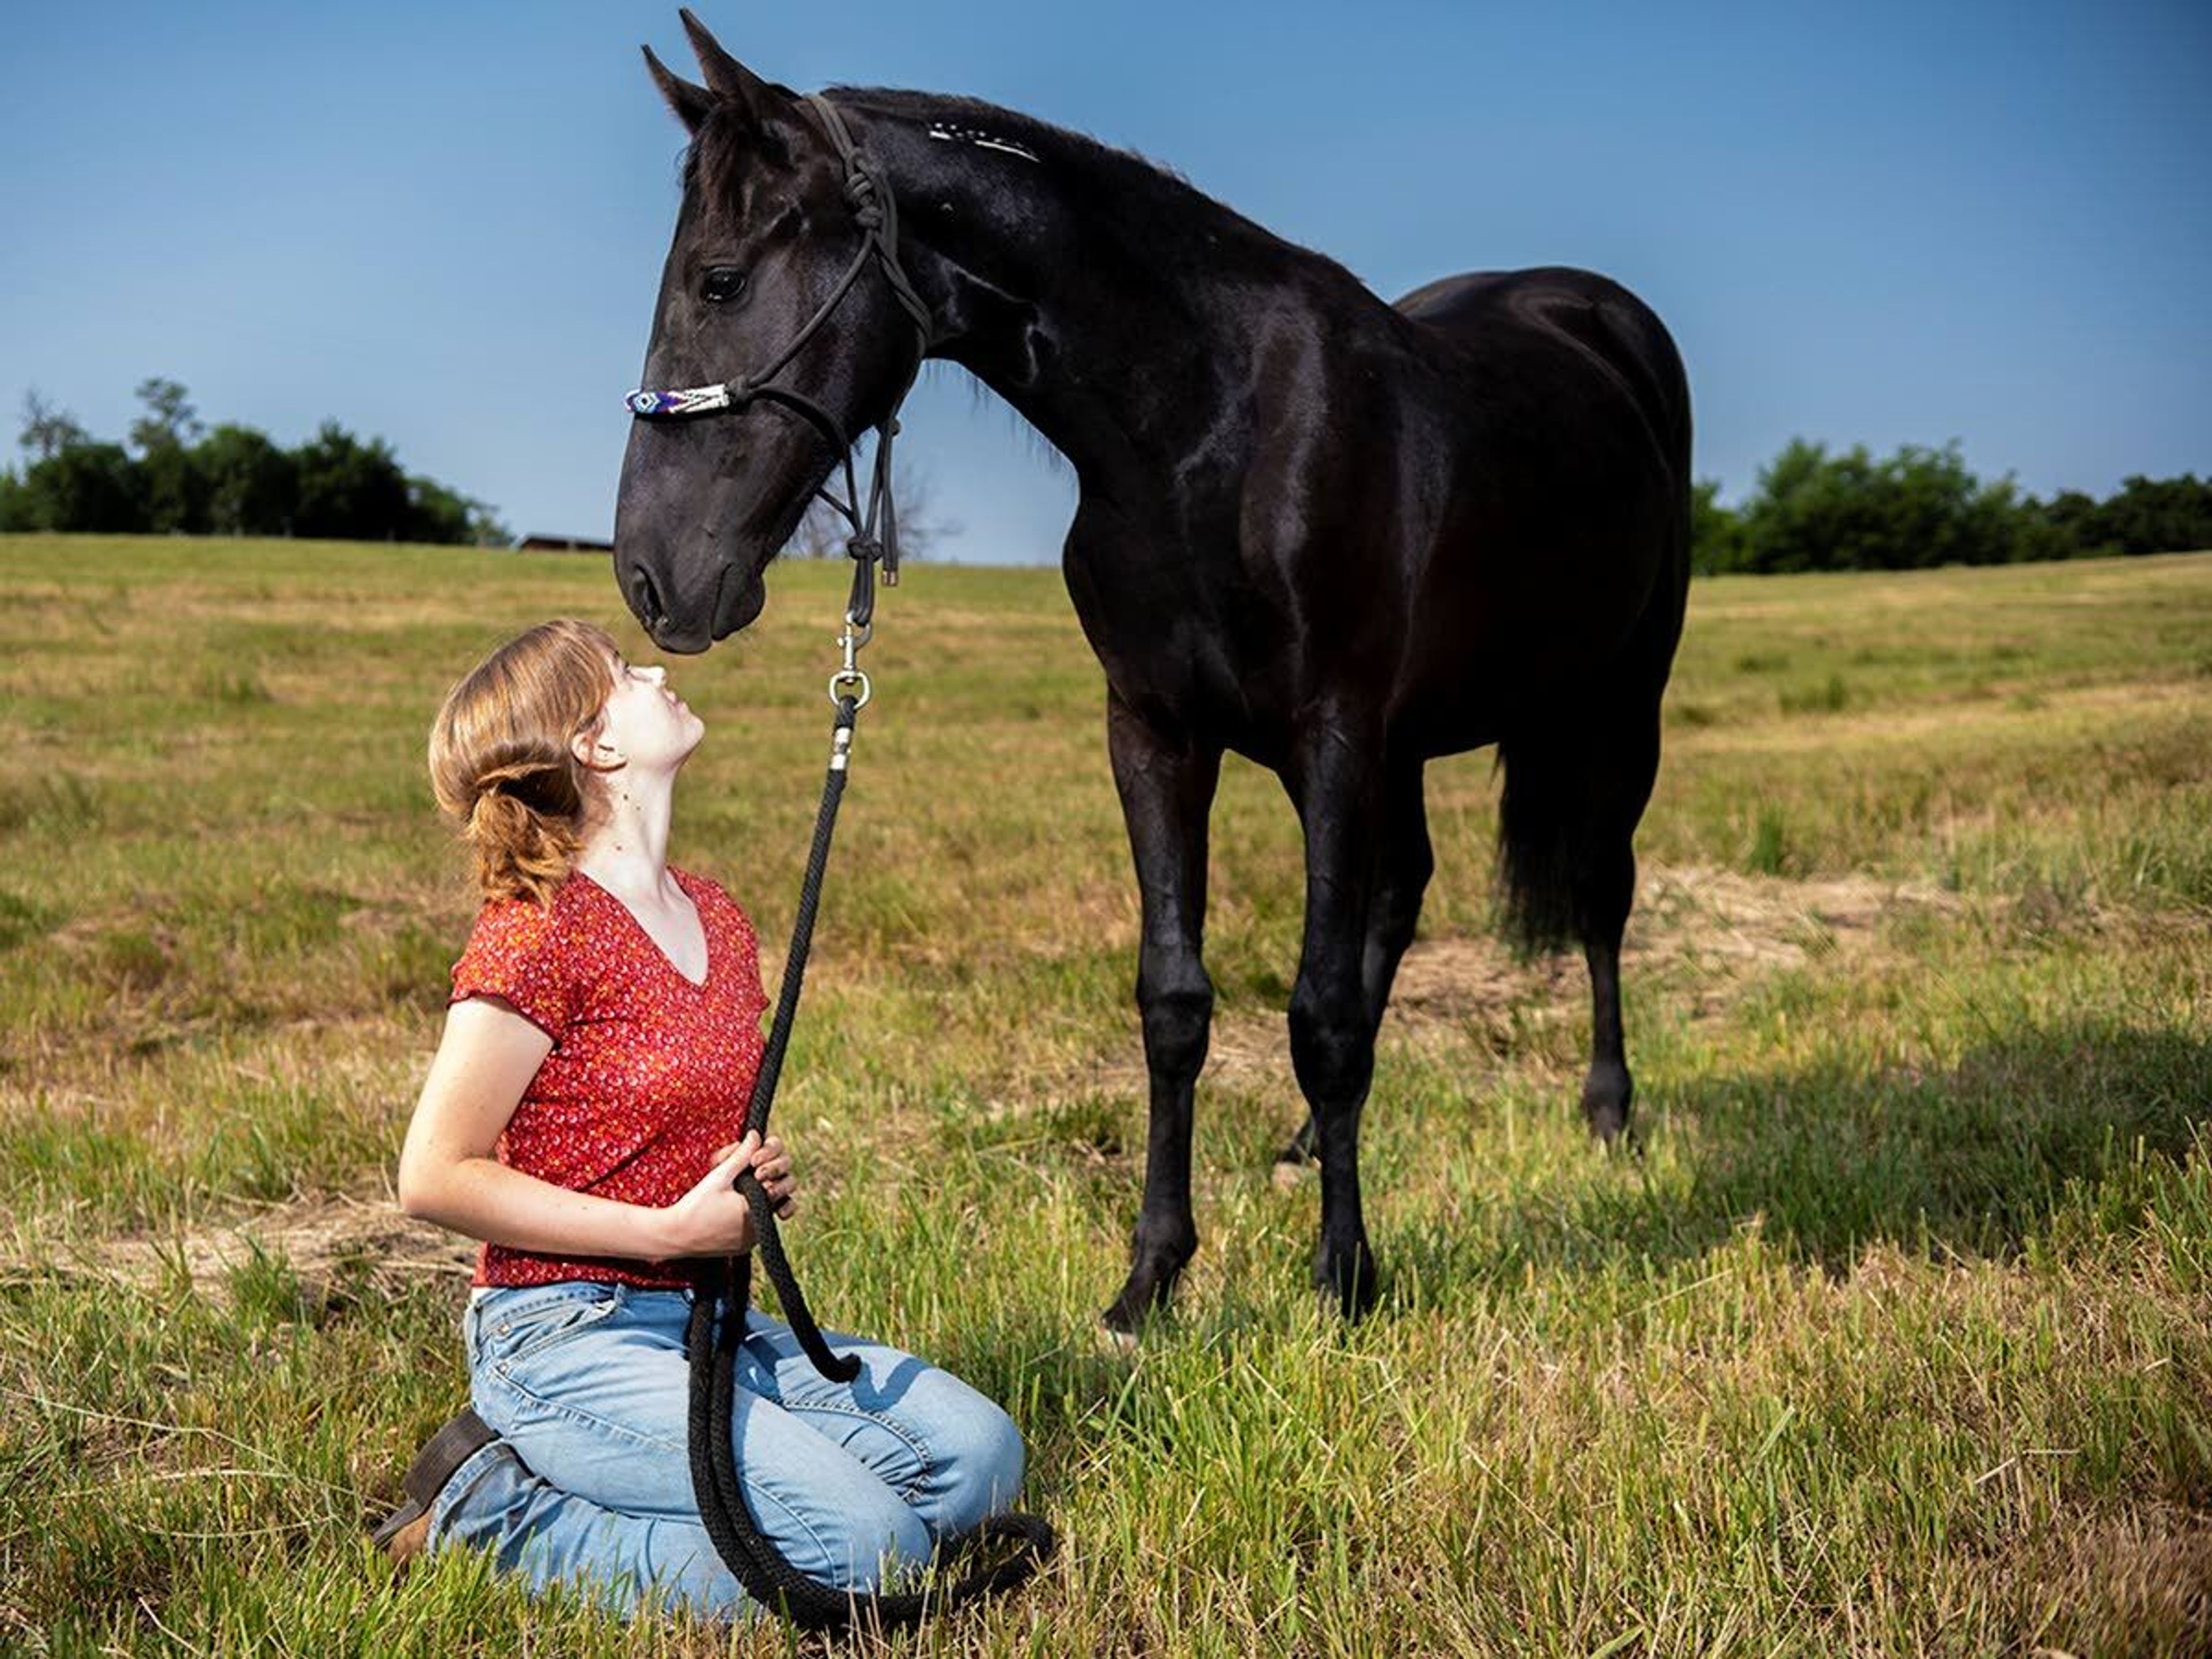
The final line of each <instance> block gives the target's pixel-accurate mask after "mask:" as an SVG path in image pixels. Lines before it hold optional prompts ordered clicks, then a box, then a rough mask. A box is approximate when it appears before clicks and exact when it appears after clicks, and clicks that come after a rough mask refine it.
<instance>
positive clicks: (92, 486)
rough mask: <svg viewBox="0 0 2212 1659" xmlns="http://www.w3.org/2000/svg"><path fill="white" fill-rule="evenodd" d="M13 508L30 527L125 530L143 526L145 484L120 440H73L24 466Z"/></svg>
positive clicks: (34, 528)
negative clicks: (18, 501)
mask: <svg viewBox="0 0 2212 1659" xmlns="http://www.w3.org/2000/svg"><path fill="white" fill-rule="evenodd" d="M20 488H21V497H22V499H21V506H20V507H19V508H18V509H16V510H17V511H19V512H20V513H21V518H22V519H23V520H26V521H27V522H26V523H25V525H24V527H25V528H27V529H30V530H90V531H101V532H106V533H109V534H112V535H127V534H130V533H132V532H142V531H143V530H144V529H145V528H146V527H147V517H146V498H145V487H144V483H143V480H142V479H141V478H140V477H139V475H138V468H137V463H135V462H134V461H132V460H131V457H130V456H129V455H128V454H127V453H125V451H124V448H123V446H122V445H120V444H96V443H73V444H70V446H68V447H66V448H64V449H61V450H58V451H57V452H55V453H53V454H52V455H49V456H47V457H46V459H44V460H41V461H33V463H32V464H31V465H29V466H28V467H27V468H25V469H24V471H23V478H22V483H21V486H20Z"/></svg>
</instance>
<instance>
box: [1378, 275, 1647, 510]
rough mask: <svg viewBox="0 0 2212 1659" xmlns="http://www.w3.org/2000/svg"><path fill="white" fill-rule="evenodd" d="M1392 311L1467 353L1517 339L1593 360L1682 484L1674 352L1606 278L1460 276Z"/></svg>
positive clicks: (1640, 305)
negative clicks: (1565, 347) (1620, 384)
mask: <svg viewBox="0 0 2212 1659" xmlns="http://www.w3.org/2000/svg"><path fill="white" fill-rule="evenodd" d="M1395 309H1396V310H1397V311H1398V312H1399V313H1401V315H1403V316H1405V317H1407V318H1409V319H1412V320H1413V321H1414V322H1418V323H1419V324H1421V325H1424V326H1425V327H1427V328H1429V329H1431V330H1434V331H1436V332H1437V333H1438V334H1440V335H1442V336H1443V337H1445V338H1446V339H1447V340H1449V341H1452V342H1454V343H1456V344H1458V345H1460V346H1462V347H1464V348H1467V349H1470V350H1475V351H1480V349H1482V348H1483V347H1484V345H1485V344H1486V343H1493V342H1497V341H1499V340H1501V339H1504V338H1509V337H1515V336H1519V337H1540V338H1541V337H1549V338H1551V339H1554V340H1557V341H1559V342H1561V343H1567V344H1570V345H1571V346H1573V347H1576V348H1578V349H1580V350H1582V351H1583V352H1586V353H1588V354H1589V355H1590V356H1594V357H1595V358H1596V359H1597V360H1598V361H1599V362H1602V363H1604V364H1605V365H1606V366H1607V368H1610V369H1611V370H1612V371H1613V373H1614V374H1617V375H1619V376H1620V378H1621V379H1622V380H1624V381H1625V382H1626V385H1627V388H1628V390H1629V392H1630V393H1631V395H1632V397H1633V398H1635V401H1636V403H1637V404H1638V408H1639V409H1641V410H1642V411H1643V413H1644V418H1645V420H1646V421H1647V422H1650V426H1651V428H1652V432H1653V435H1654V436H1655V437H1656V438H1657V439H1658V440H1659V443H1660V447H1661V449H1662V453H1664V454H1665V455H1666V457H1667V459H1668V461H1669V463H1671V464H1672V465H1674V466H1675V467H1676V468H1678V469H1680V471H1681V472H1682V474H1683V477H1682V483H1683V485H1684V487H1685V488H1686V487H1687V484H1688V478H1687V470H1688V467H1689V461H1690V394H1689V381H1688V378H1687V376H1686V374H1684V373H1683V369H1682V359H1681V355H1680V352H1678V351H1677V350H1676V349H1675V347H1674V339H1673V337H1671V336H1670V335H1669V334H1668V332H1667V327H1666V325H1665V324H1663V323H1662V322H1661V321H1660V320H1659V319H1658V316H1657V314H1656V313H1654V312H1653V311H1652V309H1651V307H1649V306H1647V305H1645V304H1644V301H1641V300H1639V299H1638V298H1637V297H1636V295H1634V294H1632V293H1631V292H1630V291H1629V290H1628V289H1626V288H1624V287H1622V286H1621V285H1620V283H1617V282H1615V281H1613V278H1611V277H1610V276H1601V275H1599V274H1598V273H1597V272H1596V271H1594V270H1577V268H1575V267H1574V266H1571V265H1539V266H1535V267H1534V268H1532V269H1529V270H1471V271H1464V272H1462V273H1461V274H1460V275H1458V276H1445V277H1441V278H1439V279H1438V280H1437V281H1436V282H1433V283H1425V284H1423V285H1422V286H1421V287H1419V288H1417V289H1414V290H1413V292H1412V293H1410V294H1407V295H1405V296H1404V297H1403V298H1401V299H1400V300H1399V301H1397V302H1396V306H1395Z"/></svg>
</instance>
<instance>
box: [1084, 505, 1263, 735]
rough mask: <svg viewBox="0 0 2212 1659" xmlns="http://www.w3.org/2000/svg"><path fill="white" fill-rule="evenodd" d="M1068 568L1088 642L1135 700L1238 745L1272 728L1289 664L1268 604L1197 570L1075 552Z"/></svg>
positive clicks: (1162, 719) (1118, 688)
mask: <svg viewBox="0 0 2212 1659" xmlns="http://www.w3.org/2000/svg"><path fill="white" fill-rule="evenodd" d="M1064 568H1065V574H1066V579H1067V588H1068V594H1069V597H1070V598H1071V599H1073V601H1074V604H1075V613H1076V617H1077V619H1078V621H1079V622H1080V623H1082V626H1083V632H1084V636H1085V638H1086V639H1087V640H1089V641H1090V642H1091V650H1092V651H1093V652H1094V653H1097V658H1098V661H1099V665H1100V666H1101V667H1103V669H1104V670H1105V671H1106V678H1107V680H1108V682H1109V684H1111V685H1112V686H1113V688H1114V690H1115V692H1116V693H1117V694H1118V695H1119V696H1121V699H1122V700H1123V701H1124V702H1127V703H1128V704H1130V705H1131V706H1132V707H1133V708H1137V709H1138V710H1139V711H1140V712H1142V713H1144V714H1146V717H1147V718H1148V719H1150V720H1153V721H1155V722H1156V723H1160V724H1166V725H1173V726H1187V727H1197V728H1200V729H1203V730H1206V731H1207V732H1211V733H1212V734H1214V735H1216V736H1218V738H1221V739H1222V740H1223V741H1225V742H1227V743H1230V744H1232V745H1234V746H1238V747H1242V746H1243V741H1242V740H1243V739H1244V738H1246V737H1247V736H1248V735H1249V733H1251V732H1254V731H1255V730H1256V729H1259V728H1261V727H1264V726H1266V725H1267V711H1268V709H1269V708H1272V707H1273V705H1274V703H1275V702H1278V701H1279V686H1278V684H1277V682H1278V680H1279V678H1281V676H1282V674H1283V672H1284V671H1285V669H1286V668H1287V667H1288V666H1289V661H1288V657H1287V654H1286V653H1285V649H1284V647H1283V644H1282V641H1281V639H1280V636H1279V629H1278V628H1277V626H1276V624H1275V622H1274V619H1273V615H1272V607H1270V606H1268V605H1266V603H1265V602H1264V600H1263V599H1260V598H1259V597H1258V596H1255V595H1253V594H1251V593H1248V592H1242V591H1239V590H1238V589H1237V586H1236V585H1235V584H1234V583H1231V582H1222V581H1209V580H1204V578H1203V576H1202V575H1201V574H1199V573H1195V572H1194V571H1193V570H1192V569H1191V568H1188V563H1186V565H1185V567H1184V568H1181V569H1176V568H1170V567H1166V566H1165V565H1164V562H1153V563H1150V564H1139V565H1137V566H1135V567H1134V568H1130V567H1125V566H1121V565H1112V564H1108V563H1106V562H1104V561H1103V560H1101V559H1099V558H1097V557H1096V556H1085V555H1083V554H1082V553H1079V551H1078V550H1077V549H1076V548H1075V546H1074V545H1073V544H1071V546H1070V549H1069V551H1068V556H1067V558H1066V562H1065V567H1064Z"/></svg>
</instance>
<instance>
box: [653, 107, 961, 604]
mask: <svg viewBox="0 0 2212 1659" xmlns="http://www.w3.org/2000/svg"><path fill="white" fill-rule="evenodd" d="M802 101H804V102H805V105H806V106H807V107H809V108H810V109H811V110H812V111H813V112H814V113H815V116H816V118H817V119H819V120H820V121H821V123H822V127H823V131H825V132H827V133H828V134H829V142H830V143H831V144H832V145H833V146H835V148H836V151H837V154H838V157H839V159H840V160H842V161H843V163H844V166H845V199H846V201H847V202H848V203H849V204H851V206H852V209H853V217H854V220H855V221H856V222H858V223H859V224H860V228H861V229H862V230H863V231H865V232H866V236H865V238H864V239H863V240H862V241H861V244H860V252H858V253H856V254H854V256H853V263H852V264H850V265H848V266H847V267H846V269H845V274H844V275H843V276H842V277H840V278H839V279H838V282H837V286H836V288H834V289H831V290H830V292H829V298H828V299H826V300H824V301H823V302H822V304H821V305H820V306H819V307H817V308H816V310H815V313H814V314H813V315H812V316H811V317H810V318H808V319H806V325H805V327H803V328H801V329H800V330H799V332H798V333H797V334H795V335H793V337H792V338H791V341H790V343H788V344H787V345H786V346H785V347H784V349H782V350H781V351H780V352H778V353H777V354H776V356H775V361H774V362H770V363H769V366H768V367H767V368H764V369H763V370H761V371H760V372H758V373H757V374H750V375H741V376H739V377H738V379H736V380H726V381H724V382H722V383H721V384H720V385H718V386H689V387H684V388H681V389H678V390H676V391H670V392H654V391H647V390H640V391H636V392H631V393H630V394H629V396H628V397H627V398H623V404H624V406H625V407H627V408H628V409H629V412H630V413H631V414H632V415H634V416H636V417H637V418H638V419H640V420H647V421H652V420H682V419H686V418H689V417H690V416H697V415H715V414H720V413H722V412H723V411H725V410H736V411H738V412H739V413H743V412H744V410H746V409H748V408H750V406H751V405H753V404H756V403H776V404H783V405H784V406H785V407H786V408H787V409H789V410H792V411H793V413H795V414H797V415H799V416H801V417H802V418H803V419H805V421H806V422H808V423H809V424H810V425H811V426H812V427H813V428H814V429H815V430H816V431H817V432H819V433H820V434H821V435H823V438H824V439H826V440H827V441H829V445H830V447H832V448H834V449H835V450H836V451H837V452H838V454H839V455H840V457H841V458H842V464H843V465H844V468H845V494H844V496H843V497H842V499H841V498H840V497H839V496H838V495H836V492H835V491H833V490H832V489H830V488H829V485H828V484H826V483H825V484H823V486H822V488H821V489H817V491H815V494H816V495H819V496H820V497H821V498H822V499H823V501H827V502H829V505H830V506H831V507H834V508H836V511H837V513H839V515H840V516H841V517H842V518H843V519H844V520H845V522H846V523H847V524H848V526H851V529H852V534H851V535H849V536H848V537H847V538H846V542H845V550H846V551H847V552H848V554H849V555H851V556H852V558H853V561H854V564H855V566H856V567H857V568H855V569H854V573H853V598H852V603H851V605H848V607H847V617H848V620H849V621H850V622H851V623H852V624H853V625H854V627H856V628H866V626H867V625H868V623H869V620H870V618H871V617H872V616H873V614H874V611H875V567H876V565H877V564H878V562H881V564H882V565H883V568H884V586H886V587H895V586H897V585H898V505H897V503H896V501H893V500H892V498H891V440H892V438H893V437H895V436H896V435H897V433H898V429H899V427H898V407H899V404H902V403H903V402H904V401H905V400H906V394H907V393H908V392H909V391H911V390H912V389H913V387H914V377H915V374H917V373H919V372H920V370H921V360H922V358H923V356H926V355H927V353H928V350H929V343H930V341H931V339H932V337H933V330H932V327H931V319H930V313H929V307H928V305H927V302H925V301H923V299H922V297H921V295H919V294H917V293H915V288H914V284H913V283H911V282H910V281H908V278H907V274H906V271H905V269H904V268H903V267H902V266H901V265H900V264H899V260H898V203H897V199H896V197H894V196H893V195H892V194H891V191H890V185H888V184H887V183H886V182H884V179H882V177H881V175H880V174H879V173H878V172H877V169H876V163H875V161H874V159H873V158H872V156H870V155H868V153H867V152H866V150H864V149H860V147H859V146H858V145H856V144H855V143H854V142H853V137H852V135H851V134H850V133H849V132H848V131H846V128H845V122H844V119H843V118H842V116H840V115H839V114H838V113H837V110H836V106H834V105H833V104H831V103H830V101H829V100H828V99H827V98H824V97H823V96H822V95H821V94H818V93H815V94H809V95H808V96H807V97H806V98H805V100H802ZM870 260H873V261H874V262H875V263H876V264H879V265H880V266H882V268H883V272H884V278H885V280H886V281H888V282H889V283H890V288H891V295H892V297H893V298H894V299H896V300H897V301H898V302H899V304H900V306H901V307H903V308H904V310H905V311H906V313H907V315H908V317H910V318H911V319H913V320H914V326H915V336H916V338H917V341H918V343H919V346H920V349H919V350H917V351H916V353H915V362H914V368H911V369H908V371H907V378H906V383H905V385H903V386H901V387H900V388H899V393H898V396H897V397H896V398H893V399H892V400H891V409H890V413H889V414H888V415H886V416H884V418H883V421H882V422H881V424H879V425H878V427H877V428H876V430H877V434H878V439H877V443H876V454H875V463H874V465H873V467H872V471H871V477H870V479H869V484H868V501H867V507H866V511H865V512H863V510H862V509H861V507H860V487H859V483H858V481H857V480H856V478H855V477H854V471H853V445H854V438H853V437H852V436H848V435H847V434H846V432H845V429H844V428H843V426H842V424H840V422H838V420H837V417H836V416H834V415H832V414H831V413H830V412H829V410H826V409H824V408H823V406H822V405H821V404H818V403H817V402H815V401H814V399H813V398H809V397H807V396H806V395H805V393H804V392H794V391H793V390H792V389H791V388H790V387H788V386H775V385H771V384H769V383H770V382H771V381H773V380H775V377H776V375H778V374H781V372H782V371H783V368H784V367H785V366H786V365H787V364H788V363H789V362H791V360H792V359H793V357H795V356H798V355H799V349H800V348H802V347H803V346H805V343H807V342H808V341H809V340H811V339H812V338H813V337H814V334H815V331H817V329H819V328H820V327H821V326H822V325H823V323H824V322H826V321H828V320H829V313H831V312H833V311H835V310H836V308H837V307H838V305H839V303H840V302H841V301H843V299H844V297H845V296H846V295H848V293H850V292H851V291H852V289H853V286H854V283H858V282H859V281H860V273H861V272H862V271H863V270H866V268H867V265H868V264H869V262H870ZM878 526H880V533H878Z"/></svg>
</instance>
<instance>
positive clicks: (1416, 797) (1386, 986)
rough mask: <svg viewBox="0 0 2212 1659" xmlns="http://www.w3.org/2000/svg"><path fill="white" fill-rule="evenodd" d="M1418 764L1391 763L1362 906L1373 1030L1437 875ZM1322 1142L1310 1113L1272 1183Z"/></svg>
mask: <svg viewBox="0 0 2212 1659" xmlns="http://www.w3.org/2000/svg"><path fill="white" fill-rule="evenodd" d="M1421 770H1422V763H1421V761H1420V760H1419V758H1418V757H1417V758H1415V759H1413V760H1409V761H1408V760H1401V761H1397V762H1394V763H1393V764H1392V765H1391V767H1390V769H1389V781H1388V782H1387V784H1386V785H1385V791H1386V793H1385V795H1384V805H1383V862H1382V866H1381V869H1380V871H1379V872H1378V873H1377V875H1376V880H1375V895H1374V898H1373V900H1372V901H1371V902H1370V903H1369V905H1368V908H1367V940H1366V943H1365V945H1364V946H1363V947H1362V949H1361V951H1360V982H1361V987H1362V988H1363V990H1364V992H1365V993H1366V996H1367V1017H1368V1018H1369V1019H1370V1021H1372V1022H1373V1024H1374V1025H1375V1027H1376V1030H1377V1031H1380V1030H1381V1029H1382V1024H1383V1011H1384V1010H1385V1009H1386V1008H1388V1007H1389V1004H1390V987H1391V986H1392V985H1393V984H1395V982H1396V981H1397V978H1398V963H1399V962H1400V961H1401V959H1402V958H1403V957H1405V954H1406V947H1407V945H1411V944H1412V943H1413V932H1414V929H1415V927H1418V926H1419V922H1420V920H1421V899H1422V896H1424V895H1425V893H1427V891H1428V889H1429V878H1430V877H1431V875H1433V874H1435V873H1436V867H1437V860H1436V854H1435V852H1434V851H1433V850H1432V849H1431V847H1430V844H1429V814H1428V806H1427V803H1426V802H1425V800H1424V799H1423V798H1422V793H1421ZM1320 1146H1321V1127H1320V1125H1318V1124H1317V1123H1316V1122H1315V1121H1314V1116H1313V1114H1312V1113H1311V1112H1310V1111H1309V1112H1308V1113H1307V1114H1306V1121H1305V1122H1304V1124H1302V1125H1301V1126H1300V1127H1299V1129H1298V1132H1297V1133H1296V1134H1294V1135H1292V1136H1291V1139H1290V1143H1289V1145H1287V1146H1285V1147H1284V1148H1283V1150H1282V1151H1281V1152H1278V1153H1276V1154H1275V1181H1276V1183H1277V1184H1278V1185H1279V1186H1293V1185H1295V1184H1297V1182H1299V1181H1301V1180H1303V1179H1304V1175H1305V1170H1306V1166H1307V1165H1308V1164H1311V1163H1312V1162H1313V1160H1314V1157H1315V1154H1316V1151H1317V1150H1318V1148H1319V1147H1320Z"/></svg>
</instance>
